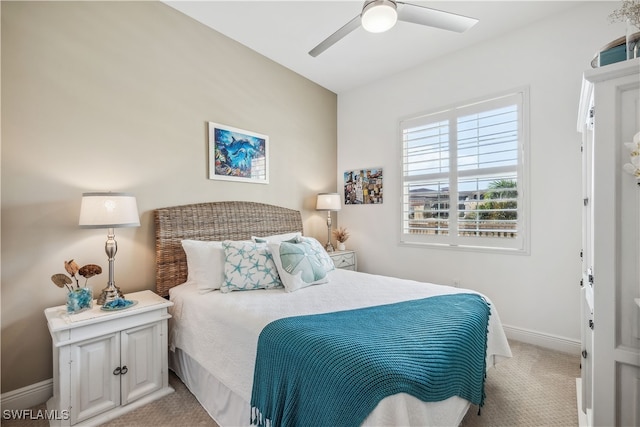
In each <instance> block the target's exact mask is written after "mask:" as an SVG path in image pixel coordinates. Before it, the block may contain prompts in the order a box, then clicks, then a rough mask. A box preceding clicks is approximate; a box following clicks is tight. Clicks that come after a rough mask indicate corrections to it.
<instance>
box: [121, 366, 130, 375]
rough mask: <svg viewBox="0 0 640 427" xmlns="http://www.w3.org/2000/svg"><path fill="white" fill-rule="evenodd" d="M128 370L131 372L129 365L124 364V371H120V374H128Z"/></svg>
mask: <svg viewBox="0 0 640 427" xmlns="http://www.w3.org/2000/svg"><path fill="white" fill-rule="evenodd" d="M127 372H129V368H127V365H124V366H123V367H122V371H120V375H124V374H126V373H127Z"/></svg>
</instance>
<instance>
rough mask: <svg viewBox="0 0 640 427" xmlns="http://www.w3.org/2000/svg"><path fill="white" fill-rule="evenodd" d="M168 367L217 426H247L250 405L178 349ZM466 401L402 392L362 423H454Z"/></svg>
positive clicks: (466, 405)
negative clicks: (428, 398) (428, 400)
mask: <svg viewBox="0 0 640 427" xmlns="http://www.w3.org/2000/svg"><path fill="white" fill-rule="evenodd" d="M169 368H170V369H171V370H172V371H174V372H175V373H176V375H177V376H178V377H179V378H180V379H181V380H182V382H183V383H184V384H185V385H186V386H187V388H188V389H189V391H191V393H192V394H193V395H194V396H195V397H196V399H197V400H198V402H200V404H201V405H202V407H203V408H204V409H205V410H206V411H207V413H208V414H209V416H210V417H211V418H212V419H213V420H214V421H215V422H216V423H217V424H218V425H220V426H221V427H227V426H229V427H231V426H249V421H250V415H251V405H250V404H249V402H247V401H245V400H244V399H242V398H241V397H240V396H239V395H238V394H236V393H234V392H233V391H232V390H230V389H229V388H228V387H226V386H225V385H224V384H222V383H221V382H220V381H218V379H217V378H215V377H214V376H213V375H211V373H209V372H208V371H207V370H206V369H204V368H203V367H202V366H201V365H200V364H199V363H198V362H197V361H195V360H194V359H192V358H191V357H189V355H188V354H186V353H185V352H183V351H182V350H181V349H179V348H176V349H175V351H169ZM469 406H470V403H469V402H468V401H466V400H464V399H461V398H459V397H456V396H454V397H451V398H449V399H447V400H444V401H442V402H434V403H425V402H422V401H420V400H418V399H416V398H415V397H413V396H410V395H408V394H406V393H400V394H396V395H394V396H390V397H388V398H386V399H384V400H382V401H381V402H380V403H379V404H378V406H377V407H376V409H375V410H374V411H373V412H372V413H371V414H370V415H369V417H367V419H365V421H364V423H363V424H362V425H363V426H398V425H404V426H444V425H449V426H457V425H460V423H461V422H462V419H463V418H464V416H465V414H466V413H467V410H468V409H469Z"/></svg>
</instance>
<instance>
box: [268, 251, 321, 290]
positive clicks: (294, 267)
mask: <svg viewBox="0 0 640 427" xmlns="http://www.w3.org/2000/svg"><path fill="white" fill-rule="evenodd" d="M268 245H269V250H270V251H271V254H272V255H273V260H274V261H275V263H276V267H277V268H278V273H279V274H280V279H281V280H282V283H283V284H284V289H285V291H287V292H294V291H297V290H298V289H302V288H306V287H307V286H311V285H318V284H321V283H327V282H328V281H329V279H328V277H327V268H326V266H325V265H324V264H323V261H322V258H323V257H322V255H321V254H318V253H317V251H316V249H315V248H314V247H313V245H312V243H311V242H310V241H308V240H301V239H298V240H297V241H289V242H281V243H269V244H268ZM322 251H323V252H324V249H323V250H322ZM325 254H326V252H325Z"/></svg>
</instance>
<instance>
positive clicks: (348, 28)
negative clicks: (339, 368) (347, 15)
mask: <svg viewBox="0 0 640 427" xmlns="http://www.w3.org/2000/svg"><path fill="white" fill-rule="evenodd" d="M359 26H360V15H358V16H356V17H355V18H353V19H352V20H351V21H349V22H347V23H346V24H345V25H344V26H343V27H342V28H340V29H339V30H338V31H336V32H335V33H333V34H331V35H330V36H329V37H327V38H326V39H324V40H323V41H322V42H321V43H320V44H319V45H318V46H316V47H314V48H313V49H311V50H310V51H309V55H311V56H313V57H314V58H315V57H316V56H318V55H320V54H321V53H322V52H324V51H325V50H327V49H329V48H330V47H331V46H333V45H334V44H336V43H337V42H338V41H339V40H340V39H342V38H343V37H344V36H346V35H347V34H349V33H350V32H352V31H353V30H355V29H356V28H358V27H359Z"/></svg>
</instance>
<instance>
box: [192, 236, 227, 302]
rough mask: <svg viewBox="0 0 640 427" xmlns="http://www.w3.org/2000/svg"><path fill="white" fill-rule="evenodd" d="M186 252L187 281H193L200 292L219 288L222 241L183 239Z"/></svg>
mask: <svg viewBox="0 0 640 427" xmlns="http://www.w3.org/2000/svg"><path fill="white" fill-rule="evenodd" d="M182 248H183V249H184V252H185V253H186V254H187V270H188V272H187V283H195V284H196V285H197V286H198V290H199V291H200V293H202V294H204V293H206V292H211V291H213V290H216V289H220V286H222V283H223V282H224V249H222V242H206V241H202V240H183V241H182Z"/></svg>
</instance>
